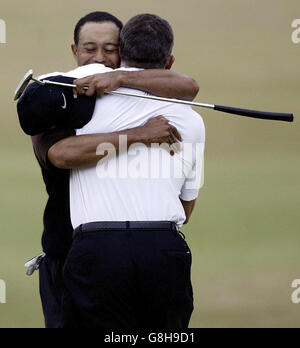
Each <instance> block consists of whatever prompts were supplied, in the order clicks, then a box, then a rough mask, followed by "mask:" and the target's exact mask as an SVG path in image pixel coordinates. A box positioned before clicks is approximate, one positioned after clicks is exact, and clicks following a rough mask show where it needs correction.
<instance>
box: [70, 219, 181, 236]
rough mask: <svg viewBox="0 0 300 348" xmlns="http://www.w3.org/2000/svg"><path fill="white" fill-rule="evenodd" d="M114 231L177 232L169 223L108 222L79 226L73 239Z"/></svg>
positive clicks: (175, 227) (174, 226)
mask: <svg viewBox="0 0 300 348" xmlns="http://www.w3.org/2000/svg"><path fill="white" fill-rule="evenodd" d="M116 230H162V231H163V230H165V231H170V230H171V231H176V232H178V228H177V225H176V223H175V222H171V221H124V222H122V221H120V222H119V221H108V222H91V223H88V224H84V225H80V226H79V227H77V228H76V229H75V230H74V233H73V238H75V237H76V236H77V235H78V234H79V233H87V232H96V231H116Z"/></svg>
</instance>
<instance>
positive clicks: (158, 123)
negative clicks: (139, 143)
mask: <svg viewBox="0 0 300 348" xmlns="http://www.w3.org/2000/svg"><path fill="white" fill-rule="evenodd" d="M141 128H142V138H143V142H144V143H145V144H152V143H153V144H154V143H155V144H157V143H158V144H163V143H167V144H169V145H172V144H174V143H178V142H179V141H182V138H181V135H180V134H179V132H178V130H177V129H176V128H175V127H174V126H172V125H170V123H169V120H167V119H166V118H165V117H163V116H158V117H154V118H151V119H150V120H149V121H148V122H147V123H146V124H145V125H144V126H142V127H141Z"/></svg>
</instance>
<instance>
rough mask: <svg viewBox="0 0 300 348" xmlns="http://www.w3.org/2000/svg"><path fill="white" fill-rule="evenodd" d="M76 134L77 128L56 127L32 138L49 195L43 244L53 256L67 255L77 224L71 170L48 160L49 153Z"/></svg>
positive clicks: (46, 251) (44, 248) (46, 250)
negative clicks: (73, 221)
mask: <svg viewBox="0 0 300 348" xmlns="http://www.w3.org/2000/svg"><path fill="white" fill-rule="evenodd" d="M74 135H76V133H75V131H74V130H63V129H52V130H50V131H47V132H45V133H42V134H40V135H37V136H33V137H31V138H32V143H33V147H34V152H35V155H36V158H37V160H38V162H39V164H40V167H41V169H42V175H43V179H44V182H45V185H46V190H47V193H48V195H49V199H48V202H47V205H46V208H45V212H44V232H43V236H42V246H43V250H44V252H45V253H46V254H47V255H49V256H53V257H65V256H66V255H67V253H68V251H69V249H70V246H71V243H72V233H73V227H72V224H71V217H70V196H69V192H70V190H69V179H70V170H66V169H58V168H56V167H54V166H53V165H52V164H51V163H50V161H49V159H48V152H49V150H50V148H51V147H52V146H53V145H54V144H56V143H57V142H58V141H60V140H62V139H64V138H67V137H70V136H74Z"/></svg>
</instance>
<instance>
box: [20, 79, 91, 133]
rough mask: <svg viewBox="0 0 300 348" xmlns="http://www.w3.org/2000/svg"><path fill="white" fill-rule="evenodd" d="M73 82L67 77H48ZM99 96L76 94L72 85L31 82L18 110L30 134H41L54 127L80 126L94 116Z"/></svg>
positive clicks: (22, 122)
mask: <svg viewBox="0 0 300 348" xmlns="http://www.w3.org/2000/svg"><path fill="white" fill-rule="evenodd" d="M47 80H53V81H56V82H62V83H68V84H73V81H74V79H73V78H70V77H64V76H55V77H51V78H47ZM95 103H96V96H93V97H87V96H85V95H82V96H79V97H78V98H77V99H74V97H73V90H72V88H70V87H61V86H53V85H39V84H38V83H36V82H35V83H32V84H30V85H29V86H28V87H27V89H26V91H25V92H24V93H23V95H22V97H21V98H20V100H19V102H18V105H17V110H18V117H19V122H20V125H21V128H22V129H23V131H24V132H25V133H26V134H28V135H31V136H33V135H37V134H40V133H43V132H45V131H47V130H49V129H51V128H53V127H59V128H67V129H80V128H82V127H84V126H85V125H86V124H87V123H88V122H89V121H90V120H91V118H92V115H93V113H94V108H95Z"/></svg>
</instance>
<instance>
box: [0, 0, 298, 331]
mask: <svg viewBox="0 0 300 348" xmlns="http://www.w3.org/2000/svg"><path fill="white" fill-rule="evenodd" d="M95 10H104V11H109V12H112V13H113V14H115V15H117V16H118V17H119V18H120V19H121V20H123V21H124V22H126V21H127V20H128V19H129V18H131V17H132V16H133V15H135V14H138V13H145V12H150V13H156V14H158V15H160V16H162V17H164V18H166V19H167V20H169V22H170V23H171V24H172V26H173V28H174V31H175V36H176V37H175V38H176V46H175V50H174V53H175V56H176V59H177V60H176V64H175V66H174V69H176V70H177V71H180V72H183V73H185V74H187V75H190V76H193V77H194V78H195V79H196V80H197V81H198V82H199V84H200V86H201V91H200V93H199V96H198V98H197V100H198V101H202V102H206V103H216V104H224V105H231V106H240V107H248V108H255V109H262V110H263V109H265V110H269V111H278V112H280V111H282V112H294V113H295V116H296V121H295V123H293V124H288V123H280V122H278V123H277V122H273V121H263V120H253V119H245V118H238V117H231V116H226V115H225V114H221V113H216V112H212V111H206V110H199V109H198V110H197V111H200V113H201V115H202V116H203V118H204V121H205V124H206V128H207V147H206V182H205V186H204V188H203V189H202V191H201V194H200V197H199V201H198V204H197V208H196V211H195V213H194V216H193V219H192V221H191V223H190V225H189V226H187V227H185V228H184V230H183V231H184V232H185V234H186V236H187V240H188V242H189V244H190V246H191V248H192V251H193V275H192V277H193V284H194V295H195V311H194V314H193V317H192V321H191V327H192V328H200V327H300V305H295V304H292V302H291V294H292V291H293V290H292V288H291V283H292V281H293V280H294V279H298V278H300V253H299V251H300V233H299V232H300V228H299V226H300V224H299V208H300V194H299V193H300V184H299V174H300V163H299V159H300V157H299V145H300V127H299V119H298V117H299V115H300V104H299V82H300V77H299V71H300V69H299V68H300V59H299V57H300V44H298V45H296V44H293V43H292V40H291V35H292V32H293V30H294V29H292V27H291V23H292V21H293V20H294V19H296V18H300V8H299V1H298V0H289V1H284V0H244V1H240V0H202V1H199V0H187V1H174V0H172V1H171V0H160V1H157V0H152V1H151V2H150V1H144V0H139V1H137V0H132V1H131V0H127V1H110V2H107V1H106V2H101V1H95V0H87V1H78V0H75V1H72V2H71V1H64V2H63V1H57V0H53V1H51V2H49V1H45V0H39V1H37V0H27V1H25V2H24V1H17V0H10V1H8V0H2V1H1V5H0V18H1V19H3V20H5V21H6V26H7V28H6V29H7V44H0V63H1V64H0V76H1V78H0V85H1V94H0V105H1V116H0V120H1V127H0V145H1V146H0V160H1V171H0V185H1V198H0V204H1V209H0V214H1V215H0V231H1V232H0V233H1V238H0V279H3V280H5V281H6V286H7V303H6V304H0V327H10V328H17V327H43V325H44V323H43V316H42V312H41V305H40V299H39V291H38V274H35V275H34V277H32V278H28V277H26V276H25V269H24V266H23V264H24V262H25V261H27V260H28V259H30V258H31V257H33V256H35V255H36V254H37V253H39V252H40V237H41V232H42V214H43V209H44V205H45V202H46V194H45V189H44V185H43V182H42V178H41V175H40V170H39V167H38V165H37V163H36V161H35V158H34V156H33V152H32V147H31V142H30V139H29V138H28V137H26V136H25V135H24V134H23V133H22V132H21V130H20V128H19V125H18V121H17V116H16V106H15V103H14V102H13V101H12V96H13V92H14V90H15V87H16V85H17V84H18V82H19V80H20V79H21V77H22V76H23V75H24V73H25V72H26V71H27V70H28V69H30V68H33V69H34V71H35V73H36V74H42V73H47V72H52V71H67V70H70V69H72V68H73V67H74V66H75V62H74V61H73V58H72V55H71V50H70V45H71V43H72V37H73V29H74V26H75V24H76V22H77V20H78V19H79V18H80V17H82V16H83V15H85V14H87V13H88V12H91V11H95Z"/></svg>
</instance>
